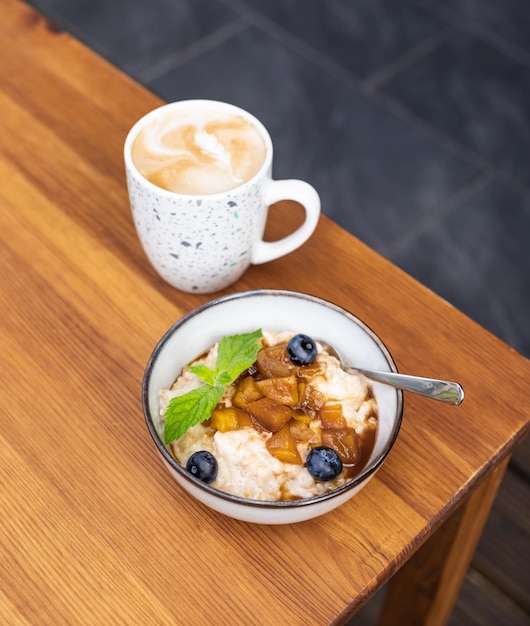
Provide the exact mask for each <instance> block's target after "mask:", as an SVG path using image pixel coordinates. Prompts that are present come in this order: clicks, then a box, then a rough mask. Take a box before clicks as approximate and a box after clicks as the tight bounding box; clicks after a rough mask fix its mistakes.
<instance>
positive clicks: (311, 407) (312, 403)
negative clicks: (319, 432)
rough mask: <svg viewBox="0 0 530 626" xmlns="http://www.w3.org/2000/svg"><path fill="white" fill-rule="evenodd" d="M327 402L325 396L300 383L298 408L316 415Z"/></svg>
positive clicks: (306, 384) (313, 388)
mask: <svg viewBox="0 0 530 626" xmlns="http://www.w3.org/2000/svg"><path fill="white" fill-rule="evenodd" d="M325 401H326V398H325V396H324V395H323V394H322V393H321V392H320V391H318V390H317V389H315V387H313V386H312V385H309V384H308V383H298V406H299V408H301V409H302V410H303V411H304V412H307V413H309V414H311V415H314V414H315V413H316V412H317V411H318V410H319V409H320V407H321V406H323V405H324V402H325Z"/></svg>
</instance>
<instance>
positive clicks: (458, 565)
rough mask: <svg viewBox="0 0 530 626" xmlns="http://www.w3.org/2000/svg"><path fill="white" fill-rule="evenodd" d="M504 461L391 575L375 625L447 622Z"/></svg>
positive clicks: (429, 625) (432, 625)
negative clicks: (377, 623)
mask: <svg viewBox="0 0 530 626" xmlns="http://www.w3.org/2000/svg"><path fill="white" fill-rule="evenodd" d="M509 460H510V458H509V457H508V458H507V459H505V460H504V461H503V462H502V463H501V464H500V465H499V466H498V467H497V468H496V469H495V470H493V471H492V472H491V473H490V474H489V475H488V476H487V477H486V478H485V479H484V480H483V481H482V482H481V483H480V485H479V486H478V487H477V488H476V489H475V490H474V491H473V492H472V493H471V494H470V495H469V496H468V498H467V499H466V500H465V501H464V502H463V504H462V505H461V506H460V507H459V508H458V509H457V510H456V511H455V512H454V513H453V514H452V515H451V517H449V519H447V521H446V522H444V524H443V525H442V526H441V527H440V528H438V530H437V531H436V532H435V533H434V534H433V535H432V536H431V537H430V538H429V539H428V540H427V541H426V542H425V544H424V545H423V546H422V547H421V548H420V549H419V550H418V551H417V552H416V553H415V554H414V555H413V556H412V557H411V558H410V559H409V560H408V561H407V562H406V563H405V564H404V565H403V567H401V569H400V570H399V571H398V572H396V573H395V574H394V576H393V577H392V579H391V580H390V582H389V584H388V592H387V596H386V600H385V603H384V605H383V607H382V611H381V615H380V618H379V626H403V625H404V624H407V626H412V625H414V624H418V625H421V626H443V625H444V624H446V622H447V620H448V619H449V617H450V615H451V612H452V610H453V606H454V603H455V602H456V599H457V597H458V592H459V590H460V586H461V584H462V582H463V580H464V577H465V575H466V572H467V570H468V568H469V564H470V562H471V559H472V557H473V553H474V552H475V548H476V546H477V543H478V541H479V539H480V535H481V533H482V529H483V528H484V525H485V523H486V520H487V518H488V514H489V511H490V509H491V506H492V504H493V501H494V500H495V495H496V494H497V491H498V489H499V486H500V484H501V481H502V478H503V476H504V472H505V471H506V467H507V465H508V462H509Z"/></svg>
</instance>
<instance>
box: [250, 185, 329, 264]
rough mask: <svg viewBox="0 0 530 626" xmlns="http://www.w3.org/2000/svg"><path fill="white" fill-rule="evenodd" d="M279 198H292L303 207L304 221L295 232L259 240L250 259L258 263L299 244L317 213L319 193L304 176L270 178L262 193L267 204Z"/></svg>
mask: <svg viewBox="0 0 530 626" xmlns="http://www.w3.org/2000/svg"><path fill="white" fill-rule="evenodd" d="M280 200H294V201H295V202H299V203H300V204H301V205H302V206H303V207H304V209H305V220H304V223H303V224H302V225H301V226H299V227H298V228H297V229H296V230H295V231H294V233H291V234H290V235H287V237H284V238H283V239H279V240H278V241H272V242H269V241H262V240H261V241H258V242H256V243H255V244H254V246H253V248H252V259H251V263H253V264H254V265H259V264H260V263H267V262H268V261H273V260H274V259H277V258H279V257H281V256H285V255H286V254H289V252H292V251H293V250H296V248H299V247H300V246H301V245H302V244H304V243H305V242H306V241H307V240H308V239H309V237H311V235H312V234H313V232H314V230H315V228H316V226H317V223H318V218H319V217H320V197H319V195H318V193H317V192H316V191H315V189H313V187H311V185H309V184H308V183H306V182H304V181H303V180H271V181H270V182H269V184H268V187H267V189H266V191H265V194H264V203H265V205H266V206H267V207H269V206H270V205H271V204H274V203H275V202H279V201H280Z"/></svg>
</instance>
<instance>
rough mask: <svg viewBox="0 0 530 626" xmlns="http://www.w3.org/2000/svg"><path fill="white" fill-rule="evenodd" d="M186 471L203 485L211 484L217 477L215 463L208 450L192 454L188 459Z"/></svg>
mask: <svg viewBox="0 0 530 626" xmlns="http://www.w3.org/2000/svg"><path fill="white" fill-rule="evenodd" d="M186 469H187V470H188V472H189V473H190V474H192V475H193V476H195V478H198V479H199V480H202V481H203V482H204V483H211V482H212V481H213V480H215V479H216V477H217V461H216V460H215V457H214V455H213V454H212V453H211V452H208V450H199V451H198V452H194V453H193V454H192V455H191V456H190V458H189V459H188V462H187V464H186Z"/></svg>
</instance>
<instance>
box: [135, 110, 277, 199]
mask: <svg viewBox="0 0 530 626" xmlns="http://www.w3.org/2000/svg"><path fill="white" fill-rule="evenodd" d="M265 155H266V146H265V141H264V140H263V137H262V136H261V134H260V133H259V131H258V129H257V128H256V127H255V126H254V125H253V124H252V123H251V122H249V121H247V120H246V119H245V118H244V117H242V116H240V115H234V114H223V113H222V112H219V111H215V110H206V109H198V110H184V111H178V110H177V111H173V112H171V113H167V114H166V115H164V116H162V117H160V118H158V119H156V120H153V121H152V122H151V123H150V124H148V125H147V126H146V127H145V128H144V129H143V130H142V131H141V132H140V133H139V135H138V137H137V138H136V139H135V141H134V143H133V147H132V159H133V161H134V164H135V166H136V168H137V169H138V171H139V172H140V174H142V176H144V177H145V178H147V180H149V181H150V182H151V183H153V184H154V185H157V186H158V187H162V188H163V189H167V190H168V191H174V192H177V193H183V194H192V195H199V194H213V193H220V192H224V191H229V190H230V189H234V188H235V187H238V186H239V185H241V184H242V183H245V182H246V181H247V180H249V179H251V178H252V177H253V176H255V175H256V174H257V173H258V172H259V170H260V169H261V167H262V165H263V162H264V160H265Z"/></svg>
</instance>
